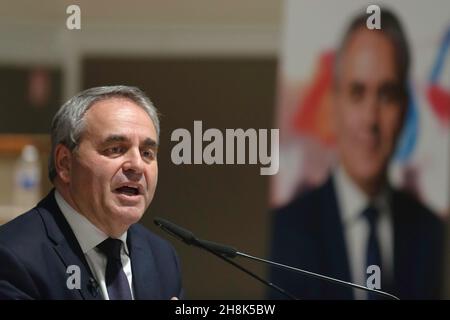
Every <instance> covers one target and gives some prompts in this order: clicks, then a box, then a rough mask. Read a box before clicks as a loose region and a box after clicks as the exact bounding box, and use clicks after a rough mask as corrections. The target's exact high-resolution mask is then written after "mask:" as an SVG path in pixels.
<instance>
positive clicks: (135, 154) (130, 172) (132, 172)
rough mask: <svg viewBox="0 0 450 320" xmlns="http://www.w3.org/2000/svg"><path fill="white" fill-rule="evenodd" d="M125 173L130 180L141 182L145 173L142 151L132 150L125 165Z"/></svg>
mask: <svg viewBox="0 0 450 320" xmlns="http://www.w3.org/2000/svg"><path fill="white" fill-rule="evenodd" d="M123 171H124V173H125V175H126V176H127V177H128V179H131V180H139V179H140V178H141V177H142V174H143V172H144V161H143V160H142V157H141V152H140V150H135V149H130V150H129V151H128V153H127V155H126V159H125V162H124V164H123Z"/></svg>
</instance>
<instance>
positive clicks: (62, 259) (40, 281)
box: [0, 191, 182, 299]
mask: <svg viewBox="0 0 450 320" xmlns="http://www.w3.org/2000/svg"><path fill="white" fill-rule="evenodd" d="M127 245H128V248H129V251H130V258H131V266H132V273H133V287H134V288H133V289H134V296H135V299H170V298H171V297H174V296H176V297H180V296H182V285H181V276H180V266H179V262H178V258H177V256H176V253H175V251H174V249H173V248H172V246H171V245H170V244H169V243H168V242H166V241H165V240H162V239H160V238H159V237H157V236H156V235H154V234H152V233H151V232H150V231H148V230H147V229H146V228H144V227H143V226H141V225H139V224H135V225H133V226H131V227H130V228H129V230H128V236H127ZM70 265H76V266H79V267H80V271H81V272H80V275H81V279H80V280H81V287H80V289H68V287H67V284H66V283H67V279H68V277H69V276H70V275H71V274H70V273H66V270H67V267H68V266H70ZM93 279H94V278H93V276H92V273H91V271H90V268H89V266H88V264H87V261H86V259H85V257H84V254H83V252H82V250H81V248H80V245H79V244H78V241H77V240H76V238H75V235H74V233H73V232H72V230H71V228H70V226H69V224H68V223H67V221H66V220H65V218H64V216H63V214H62V213H61V211H60V209H59V207H58V205H57V204H56V201H55V197H54V192H53V191H52V192H50V193H49V195H47V197H45V198H44V199H43V200H42V201H41V202H40V203H39V204H38V205H37V206H36V207H35V208H33V209H31V210H30V211H28V212H27V213H25V214H23V215H21V216H19V217H17V218H16V219H14V220H12V221H10V222H9V223H7V224H5V225H3V226H1V227H0V299H103V296H102V294H101V290H100V289H99V288H98V287H97V286H96V285H95V282H93Z"/></svg>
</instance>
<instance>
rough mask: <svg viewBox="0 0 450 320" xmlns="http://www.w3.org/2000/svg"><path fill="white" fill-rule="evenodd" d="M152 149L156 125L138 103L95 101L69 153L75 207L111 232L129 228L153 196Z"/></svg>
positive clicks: (154, 164)
mask: <svg viewBox="0 0 450 320" xmlns="http://www.w3.org/2000/svg"><path fill="white" fill-rule="evenodd" d="M156 152H157V135H156V130H155V127H154V125H153V122H152V120H151V119H150V117H149V116H148V114H147V113H146V112H145V111H144V110H143V109H142V108H140V107H139V106H137V105H136V104H135V103H133V102H132V101H130V100H128V99H123V98H112V99H107V100H103V101H100V102H97V103H95V104H94V105H93V106H91V108H90V109H89V110H88V111H87V112H86V115H85V130H84V132H83V134H82V137H81V139H80V142H79V145H78V149H77V150H76V151H74V152H73V153H72V157H71V171H70V183H69V189H70V194H71V198H72V200H73V202H74V203H75V206H76V209H78V210H79V211H80V212H81V213H82V214H83V215H85V216H86V217H87V218H88V219H89V220H90V221H91V222H93V223H94V224H96V225H97V226H100V228H102V229H103V231H104V232H106V233H109V234H110V235H112V234H114V233H121V232H123V231H125V230H126V229H128V227H129V226H130V225H131V224H133V223H135V222H137V221H138V220H139V219H140V218H141V217H142V215H143V213H144V211H145V210H146V209H147V207H148V206H149V204H150V202H151V201H152V199H153V195H154V193H155V188H156V183H157V178H158V166H157V159H156ZM116 235H119V234H116Z"/></svg>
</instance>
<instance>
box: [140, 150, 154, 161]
mask: <svg viewBox="0 0 450 320" xmlns="http://www.w3.org/2000/svg"><path fill="white" fill-rule="evenodd" d="M155 155H156V153H155V151H153V150H151V149H149V150H143V151H142V157H144V158H145V159H151V160H153V159H155Z"/></svg>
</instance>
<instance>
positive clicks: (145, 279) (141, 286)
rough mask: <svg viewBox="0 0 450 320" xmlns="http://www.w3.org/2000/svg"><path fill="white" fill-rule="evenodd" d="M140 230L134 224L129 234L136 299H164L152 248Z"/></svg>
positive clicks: (128, 242) (128, 241)
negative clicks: (140, 234)
mask: <svg viewBox="0 0 450 320" xmlns="http://www.w3.org/2000/svg"><path fill="white" fill-rule="evenodd" d="M138 232H139V231H138V230H137V229H136V228H135V227H134V226H131V227H130V228H129V229H128V236H127V245H128V248H129V251H130V258H131V269H132V272H133V288H134V298H135V299H136V300H138V299H139V300H150V299H151V300H156V299H163V296H162V292H161V284H160V281H159V278H158V277H157V275H158V270H157V269H156V264H155V260H154V256H153V253H152V248H151V246H150V245H149V244H148V243H147V242H146V241H145V237H144V236H139V234H138Z"/></svg>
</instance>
